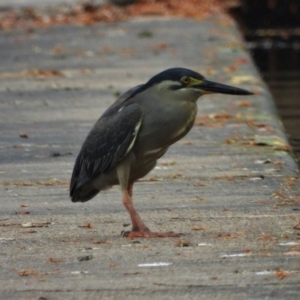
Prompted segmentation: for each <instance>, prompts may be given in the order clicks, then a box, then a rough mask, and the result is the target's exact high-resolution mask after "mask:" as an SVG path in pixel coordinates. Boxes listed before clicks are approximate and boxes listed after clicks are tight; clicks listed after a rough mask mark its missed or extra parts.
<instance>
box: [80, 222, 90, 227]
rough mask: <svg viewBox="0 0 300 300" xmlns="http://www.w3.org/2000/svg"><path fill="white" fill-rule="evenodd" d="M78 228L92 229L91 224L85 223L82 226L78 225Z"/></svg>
mask: <svg viewBox="0 0 300 300" xmlns="http://www.w3.org/2000/svg"><path fill="white" fill-rule="evenodd" d="M78 227H81V228H92V224H91V223H89V222H88V223H86V224H84V225H78Z"/></svg>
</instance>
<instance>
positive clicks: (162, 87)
mask: <svg viewBox="0 0 300 300" xmlns="http://www.w3.org/2000/svg"><path fill="white" fill-rule="evenodd" d="M144 88H154V89H155V90H157V91H158V92H159V93H164V94H165V95H168V96H169V97H175V98H182V99H185V100H187V99H190V100H192V101H196V100H197V99H198V98H199V97H200V96H202V95H204V94H212V93H218V94H228V95H252V94H253V93H251V92H249V91H247V90H244V89H240V88H237V87H233V86H229V85H225V84H221V83H217V82H213V81H209V80H207V79H205V78H204V76H202V75H201V74H199V73H197V72H195V71H192V70H189V69H185V68H171V69H167V70H165V71H163V72H161V73H159V74H157V75H155V76H154V77H152V78H151V79H150V80H149V81H148V82H147V83H146V84H145V86H144Z"/></svg>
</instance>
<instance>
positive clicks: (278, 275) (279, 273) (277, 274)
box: [275, 270, 289, 280]
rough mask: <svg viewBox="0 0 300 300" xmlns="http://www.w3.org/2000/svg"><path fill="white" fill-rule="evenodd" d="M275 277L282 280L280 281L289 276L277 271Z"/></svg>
mask: <svg viewBox="0 0 300 300" xmlns="http://www.w3.org/2000/svg"><path fill="white" fill-rule="evenodd" d="M275 276H276V277H278V278H279V279H281V280H282V279H284V278H286V277H288V276H289V274H288V273H286V272H285V271H283V270H278V271H276V272H275Z"/></svg>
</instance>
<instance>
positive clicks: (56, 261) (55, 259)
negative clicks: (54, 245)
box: [48, 257, 64, 263]
mask: <svg viewBox="0 0 300 300" xmlns="http://www.w3.org/2000/svg"><path fill="white" fill-rule="evenodd" d="M63 261H64V260H62V259H57V258H54V257H49V258H48V262H49V263H60V262H63Z"/></svg>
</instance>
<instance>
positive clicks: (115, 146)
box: [70, 103, 142, 197]
mask: <svg viewBox="0 0 300 300" xmlns="http://www.w3.org/2000/svg"><path fill="white" fill-rule="evenodd" d="M141 121H142V112H141V109H140V107H139V105H138V104H136V103H133V104H129V105H126V104H125V106H124V107H123V108H122V109H121V110H118V111H116V112H114V113H113V114H109V115H105V114H104V115H103V116H102V117H101V118H100V119H99V120H98V121H97V123H96V124H95V126H94V127H93V129H92V130H91V131H90V133H89V134H88V136H87V138H86V140H85V142H84V143H83V145H82V148H81V150H80V152H79V154H78V156H77V159H76V162H75V165H74V169H73V174H72V178H71V184H70V196H71V197H72V196H73V195H74V194H75V192H76V190H77V189H78V188H80V187H82V186H83V185H84V184H85V183H87V182H88V181H90V180H91V179H93V178H94V177H96V176H98V175H99V174H102V173H106V172H108V171H110V170H111V169H112V168H114V167H115V166H116V165H117V164H118V162H119V161H120V160H121V159H122V158H123V157H124V156H125V155H126V154H127V153H128V152H129V151H130V149H131V148H132V147H133V145H134V141H135V139H136V136H137V134H138V130H139V127H140V125H141Z"/></svg>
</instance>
